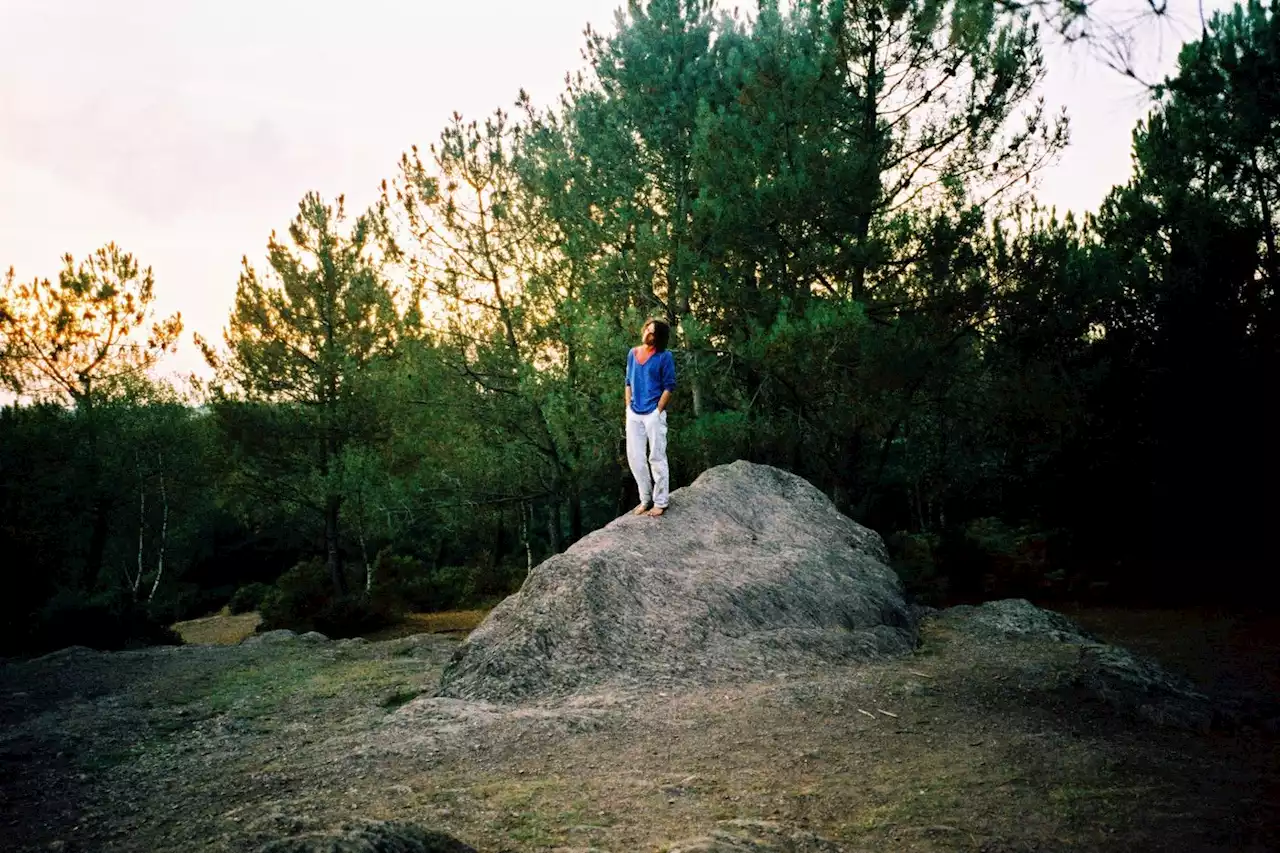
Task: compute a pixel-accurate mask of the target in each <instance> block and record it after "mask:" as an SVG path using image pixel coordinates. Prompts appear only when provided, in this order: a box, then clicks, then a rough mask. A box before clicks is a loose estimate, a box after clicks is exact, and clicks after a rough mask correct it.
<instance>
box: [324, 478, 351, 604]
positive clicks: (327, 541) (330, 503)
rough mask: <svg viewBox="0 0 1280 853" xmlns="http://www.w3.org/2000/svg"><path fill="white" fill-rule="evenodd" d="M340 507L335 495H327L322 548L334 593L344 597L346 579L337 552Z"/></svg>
mask: <svg viewBox="0 0 1280 853" xmlns="http://www.w3.org/2000/svg"><path fill="white" fill-rule="evenodd" d="M341 506H342V499H341V498H339V497H338V496H337V495H329V497H328V498H327V499H326V500H325V505H324V547H325V554H326V558H327V559H326V564H327V565H328V568H329V577H330V579H332V580H333V589H334V592H336V593H337V594H338V595H339V596H344V595H346V594H347V578H346V575H345V573H344V572H343V570H342V555H341V554H340V553H339V552H338V512H339V510H340V508H341Z"/></svg>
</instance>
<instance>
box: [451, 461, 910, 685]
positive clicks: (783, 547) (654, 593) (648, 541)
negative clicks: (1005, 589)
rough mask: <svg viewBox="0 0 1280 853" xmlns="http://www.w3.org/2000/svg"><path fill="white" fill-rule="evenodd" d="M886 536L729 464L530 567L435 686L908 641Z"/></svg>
mask: <svg viewBox="0 0 1280 853" xmlns="http://www.w3.org/2000/svg"><path fill="white" fill-rule="evenodd" d="M887 562H888V558H887V554H886V552H885V548H884V543H883V541H882V540H881V538H880V536H879V535H878V534H876V533H875V532H874V531H872V530H868V529H867V528H865V527H862V526H860V525H858V524H856V523H855V522H853V521H852V520H850V519H849V518H847V517H845V516H844V515H841V514H840V512H839V511H837V510H836V508H835V506H834V505H833V504H832V503H831V501H829V500H828V499H827V498H826V497H825V496H824V495H823V494H822V493H821V492H819V491H818V490H817V489H816V488H814V487H813V486H812V485H810V484H809V483H808V482H806V481H805V480H803V479H801V478H800V477H797V476H795V475H793V474H788V473H786V472H784V471H780V470H778V469H776V468H771V467H769V466H765V465H754V464H751V463H748V462H734V463H733V464H731V465H722V466H720V467H717V468H712V469H710V470H708V471H706V472H705V473H704V474H703V475H702V476H701V477H699V478H698V479H697V480H696V481H695V482H694V483H693V484H692V485H690V486H688V487H686V488H683V489H678V490H676V491H675V492H674V493H672V496H671V508H670V510H669V511H668V512H667V514H666V515H665V516H663V517H662V518H650V517H647V516H632V515H627V516H623V517H622V518H619V519H617V520H616V521H614V522H612V523H611V524H609V525H608V526H606V527H604V528H602V529H601V530H598V531H596V532H594V533H592V534H591V535H589V536H587V537H585V538H583V539H582V540H581V541H579V542H578V543H576V544H575V545H574V546H573V547H571V548H570V549H569V550H567V551H566V552H564V553H563V554H559V555H557V556H555V557H552V558H551V559H549V560H547V561H546V562H544V563H542V564H541V565H539V566H537V567H536V568H535V569H534V570H533V571H532V572H531V573H530V575H529V577H528V578H527V579H526V581H525V583H524V586H523V588H522V589H521V590H520V592H518V593H516V594H515V595H513V596H511V597H509V598H508V599H506V600H505V601H504V602H502V604H500V605H499V606H498V607H497V608H495V609H494V610H493V612H492V613H490V615H489V617H488V618H487V619H486V620H485V622H484V623H483V624H482V625H480V627H479V628H477V629H476V630H475V631H474V632H473V633H472V634H471V636H470V637H469V638H468V640H467V641H466V642H465V643H464V644H463V645H462V646H461V647H459V649H458V651H457V653H456V654H455V656H454V658H453V660H452V661H451V663H450V665H449V667H448V668H447V669H446V670H445V673H444V676H443V677H442V679H441V688H440V692H439V695H441V696H446V697H453V698H458V699H472V700H475V699H481V700H485V701H490V702H499V703H510V702H521V701H527V700H531V699H537V698H541V697H548V696H555V695H564V694H567V693H572V692H575V691H578V690H581V689H583V688H588V687H593V686H599V685H604V684H621V685H627V684H633V685H634V684H652V683H655V682H656V683H659V684H660V683H664V682H682V681H684V682H704V683H706V682H714V681H721V680H726V679H733V680H738V679H743V678H760V677H765V678H767V677H769V675H770V674H771V673H777V672H780V671H786V670H788V669H795V668H806V667H810V666H814V665H819V664H822V663H824V662H826V663H829V662H840V661H851V660H872V659H880V658H885V657H888V656H894V655H901V654H905V653H907V652H909V651H911V649H912V648H913V646H914V643H915V639H916V629H917V625H916V617H915V614H914V612H913V611H912V610H911V608H909V607H908V606H907V604H906V602H905V601H904V600H903V594H902V586H901V583H900V581H899V579H898V577H897V575H896V574H895V573H894V572H893V571H892V570H891V569H890V568H889V567H888V565H887Z"/></svg>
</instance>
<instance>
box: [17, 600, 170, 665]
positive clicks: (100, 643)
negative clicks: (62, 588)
mask: <svg viewBox="0 0 1280 853" xmlns="http://www.w3.org/2000/svg"><path fill="white" fill-rule="evenodd" d="M29 645H30V647H31V651H33V652H45V651H53V650H55V649H62V648H66V647H67V646H88V647H89V648H91V649H99V650H101V651H120V650H121V649H136V648H142V647H144V646H179V645H182V638H181V637H179V636H178V635H177V634H175V633H174V632H173V630H172V629H171V628H169V627H168V626H167V625H165V624H163V623H161V622H160V621H159V620H157V619H156V618H155V617H154V616H153V615H152V614H151V613H150V612H149V611H148V610H147V607H146V605H145V604H142V603H141V602H136V601H133V600H132V599H131V598H129V597H127V596H124V595H120V594H114V593H109V594H99V595H84V594H77V593H59V594H57V595H55V596H54V597H53V598H51V599H50V600H49V601H48V602H47V603H46V604H45V606H44V607H43V608H42V609H41V611H40V613H39V614H38V615H37V617H36V624H35V626H34V631H33V633H32V637H31V641H30V644H29Z"/></svg>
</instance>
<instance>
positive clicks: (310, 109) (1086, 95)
mask: <svg viewBox="0 0 1280 853" xmlns="http://www.w3.org/2000/svg"><path fill="white" fill-rule="evenodd" d="M1102 2H1107V0H1102ZM1114 2H1115V3H1117V4H1120V3H1127V2H1132V0H1114ZM1180 4H1181V5H1182V6H1183V7H1184V8H1181V9H1176V8H1175V12H1176V13H1177V14H1179V15H1180V16H1181V17H1180V18H1179V19H1178V20H1177V22H1176V23H1175V24H1173V25H1169V24H1165V25H1159V24H1154V25H1152V26H1151V27H1150V28H1149V29H1146V30H1144V33H1145V34H1146V35H1145V36H1144V38H1145V39H1146V41H1145V42H1144V44H1143V48H1144V53H1145V57H1146V65H1145V67H1146V68H1148V69H1151V70H1153V71H1154V70H1155V69H1157V68H1159V69H1162V73H1163V71H1164V70H1168V69H1170V68H1172V67H1173V61H1174V59H1175V58H1176V52H1177V42H1178V41H1180V40H1181V38H1185V37H1187V36H1190V35H1194V34H1195V33H1196V32H1197V28H1198V19H1197V17H1196V15H1197V11H1196V8H1195V7H1194V5H1192V4H1191V3H1190V2H1188V0H1173V2H1172V3H1171V6H1173V7H1177V6H1179V5H1180ZM620 5H622V0H554V2H551V0H543V2H532V1H531V0H470V2H458V0H417V2H411V0H364V2H361V3H358V4H357V3H337V2H328V3H326V2H316V0H310V2H302V0H219V2H216V3H212V2H195V1H194V0H112V2H104V0H0V273H2V272H3V270H5V269H7V268H8V267H10V266H13V267H14V268H15V272H16V275H17V276H18V277H19V278H20V279H31V278H33V277H36V276H48V277H54V276H55V275H56V274H57V271H58V269H59V267H60V265H61V264H60V258H61V257H62V255H63V254H65V253H66V252H71V253H72V254H73V255H75V256H76V258H77V260H78V259H80V258H82V257H84V256H85V255H87V254H88V253H90V252H91V251H93V250H94V249H96V248H98V247H99V246H101V245H103V244H105V243H106V242H108V241H110V240H114V241H115V242H116V243H117V244H119V245H121V246H122V247H123V248H125V249H126V250H128V251H130V252H132V253H134V255H135V257H137V258H138V259H139V261H140V262H141V263H143V264H144V265H150V266H152V267H153V269H154V272H155V278H156V296H157V303H158V309H159V311H160V312H161V313H163V314H167V313H169V312H172V311H174V310H181V311H182V314H183V318H184V320H185V323H186V332H184V335H183V342H182V345H181V348H180V349H179V351H178V353H177V354H176V355H174V356H171V357H169V358H168V359H167V360H166V361H165V363H164V365H163V369H162V370H161V373H164V374H169V373H173V374H185V373H188V372H190V371H192V370H201V369H202V367H203V363H202V361H201V359H200V357H199V354H198V352H197V351H196V349H195V347H194V346H193V345H192V344H191V342H190V341H191V333H192V332H193V331H194V332H200V333H201V334H203V335H205V336H206V337H209V338H211V339H214V340H218V341H220V340H221V329H222V327H223V326H224V325H225V323H226V320H227V315H228V313H229V312H230V309H231V302H232V298H233V295H234V292H235V285H236V280H237V276H238V273H239V263H240V258H241V256H242V255H246V254H247V255H248V256H249V259H250V261H251V262H253V263H254V264H255V265H256V266H259V267H262V266H264V265H265V262H264V261H263V257H264V254H265V247H266V241H267V237H268V235H269V234H270V233H271V231H272V229H276V230H279V231H283V230H284V228H285V226H286V225H287V224H288V223H289V221H290V220H291V219H292V217H293V215H294V212H295V210H296V205H297V202H298V200H299V199H300V198H301V197H302V195H303V194H304V193H306V192H307V191H308V190H317V191H319V192H320V193H321V194H322V195H323V196H325V197H326V198H330V199H331V198H333V197H335V196H337V195H338V194H339V193H345V194H346V196H347V201H348V210H350V211H352V212H357V211H359V210H361V209H363V207H365V206H366V205H367V204H369V203H370V202H371V201H373V200H374V198H375V197H376V194H377V187H378V185H379V183H380V182H381V181H382V180H383V179H390V178H392V177H393V176H394V175H395V169H396V163H397V161H398V159H399V156H400V154H401V152H403V151H405V150H406V149H407V148H408V147H409V146H410V145H412V144H415V143H416V144H418V145H419V146H420V147H425V146H426V145H427V144H429V143H431V142H432V141H434V140H435V139H436V137H437V136H438V134H439V131H440V129H441V128H442V126H443V125H444V123H445V122H446V121H447V119H448V117H449V116H450V115H451V113H452V112H454V111H455V110H456V111H459V112H461V113H463V114H464V115H465V116H467V117H475V118H483V116H484V115H485V114H486V113H488V112H490V111H492V110H493V109H494V108H495V107H499V106H501V107H504V108H508V107H510V106H511V104H512V102H513V101H514V100H515V97H516V94H517V92H518V91H519V90H520V89H521V88H524V89H526V90H527V91H528V92H529V93H530V94H531V95H532V97H533V99H534V102H535V103H536V104H537V105H539V106H548V105H550V104H551V103H552V102H553V100H554V99H555V98H556V96H557V95H558V94H559V93H560V91H561V89H562V87H563V78H564V74H565V72H566V71H569V70H575V69H578V68H579V67H581V65H582V59H581V48H582V45H583V37H582V30H583V27H584V25H585V24H586V23H587V22H590V23H592V24H593V25H594V26H595V27H596V28H597V29H602V30H606V31H611V30H612V26H613V13H614V10H615V9H616V8H617V7H618V6H620ZM742 5H743V8H744V9H746V8H750V6H751V4H750V3H749V2H744V3H743V4H742ZM1225 6H1226V4H1225V3H1223V2H1222V0H1209V2H1207V3H1206V14H1208V13H1209V12H1210V11H1211V10H1212V9H1213V8H1222V7H1225ZM1117 8H1118V6H1117ZM1049 58H1050V76H1049V80H1048V81H1047V83H1046V86H1045V89H1044V95H1045V98H1046V101H1047V102H1048V103H1049V104H1050V105H1051V106H1054V107H1057V106H1061V105H1065V106H1066V107H1067V109H1068V112H1069V114H1070V116H1071V121H1072V144H1071V147H1070V149H1069V150H1068V151H1067V152H1066V153H1065V154H1064V156H1063V157H1062V158H1061V160H1060V161H1059V163H1058V164H1057V165H1055V166H1054V167H1052V168H1051V169H1050V170H1049V171H1047V172H1046V173H1045V174H1044V175H1043V177H1042V180H1041V190H1040V192H1039V197H1040V198H1041V200H1042V201H1043V202H1045V203H1047V204H1053V205H1056V206H1057V207H1058V208H1059V209H1068V208H1069V209H1074V210H1076V211H1085V210H1092V209H1094V208H1096V207H1097V205H1098V204H1099V202H1101V200H1102V198H1103V197H1104V195H1105V194H1106V192H1107V190H1109V189H1110V188H1111V187H1112V186H1113V185H1114V184H1117V183H1123V182H1124V181H1125V180H1126V179H1127V178H1128V175H1129V171H1130V159H1129V141H1130V133H1131V132H1132V130H1133V127H1134V124H1135V123H1136V122H1137V120H1138V119H1139V117H1140V116H1141V115H1142V114H1143V113H1144V112H1145V110H1146V107H1147V102H1146V98H1145V95H1144V94H1143V93H1142V92H1141V91H1140V90H1139V89H1138V88H1137V87H1136V86H1134V85H1133V84H1131V83H1127V82H1126V81H1125V80H1123V79H1122V78H1121V77H1120V76H1119V75H1117V74H1116V73H1115V72H1113V71H1109V70H1107V69H1106V68H1104V67H1102V66H1100V65H1099V64H1098V63H1097V62H1096V60H1094V59H1091V58H1090V57H1088V56H1087V55H1085V54H1084V53H1081V52H1078V51H1077V52H1073V53H1067V52H1066V51H1064V50H1062V49H1053V48H1051V49H1050V51H1049Z"/></svg>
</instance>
